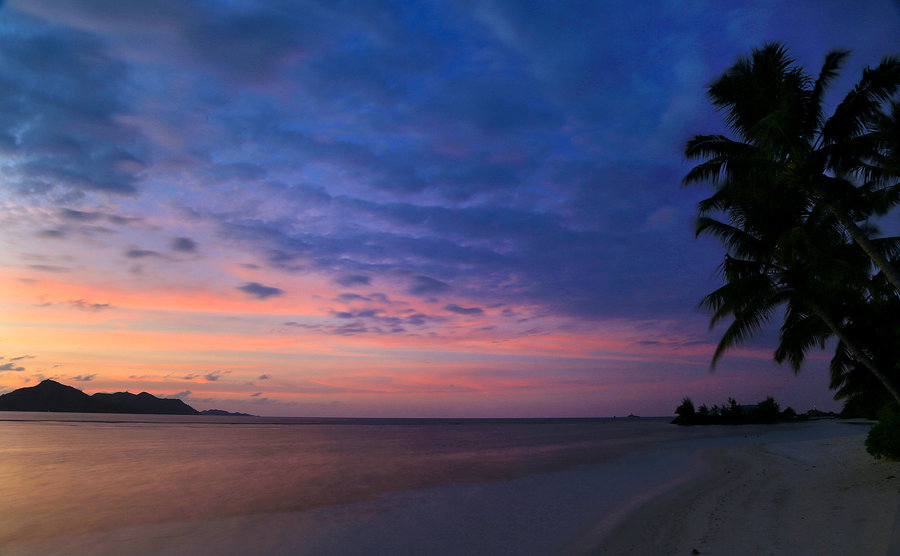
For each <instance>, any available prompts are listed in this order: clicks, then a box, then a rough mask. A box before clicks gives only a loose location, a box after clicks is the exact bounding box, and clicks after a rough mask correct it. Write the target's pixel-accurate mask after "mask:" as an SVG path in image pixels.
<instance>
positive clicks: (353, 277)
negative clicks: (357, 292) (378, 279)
mask: <svg viewBox="0 0 900 556" xmlns="http://www.w3.org/2000/svg"><path fill="white" fill-rule="evenodd" d="M334 281H335V282H337V283H338V284H340V285H342V286H344V287H346V288H351V287H353V286H368V285H369V284H371V283H372V279H371V278H370V277H369V276H363V275H361V274H346V275H344V276H338V277H337V278H335V279H334Z"/></svg>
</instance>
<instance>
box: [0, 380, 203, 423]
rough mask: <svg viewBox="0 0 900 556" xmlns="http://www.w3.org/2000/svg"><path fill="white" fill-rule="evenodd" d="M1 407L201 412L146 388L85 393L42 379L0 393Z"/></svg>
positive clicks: (162, 412)
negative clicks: (135, 391)
mask: <svg viewBox="0 0 900 556" xmlns="http://www.w3.org/2000/svg"><path fill="white" fill-rule="evenodd" d="M0 411H59V412H64V413H132V414H150V415H200V414H201V413H200V412H199V411H197V410H196V409H194V408H193V407H191V406H189V405H188V404H186V403H184V402H183V401H181V400H178V399H172V398H157V397H156V396H154V395H152V394H148V393H147V392H141V393H140V394H132V393H130V392H116V393H114V394H108V393H97V394H93V395H88V394H85V393H84V392H82V391H81V390H79V389H77V388H73V387H72V386H67V385H65V384H60V383H59V382H56V381H55V380H51V379H49V378H48V379H45V380H42V381H41V382H40V383H39V384H37V385H35V386H27V387H25V388H19V389H18V390H13V391H12V392H9V393H7V394H3V395H2V396H0Z"/></svg>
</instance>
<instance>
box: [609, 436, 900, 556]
mask: <svg viewBox="0 0 900 556" xmlns="http://www.w3.org/2000/svg"><path fill="white" fill-rule="evenodd" d="M864 439H865V434H864V433H860V434H859V435H854V436H845V437H832V438H819V439H815V440H802V439H790V440H784V439H779V441H777V442H772V443H764V444H752V445H747V446H731V447H727V448H714V449H710V450H708V451H706V453H705V454H704V460H705V464H706V469H707V470H706V471H705V472H703V473H702V474H701V475H700V476H698V477H695V478H694V479H691V480H689V481H687V482H686V483H684V484H682V485H680V486H678V487H676V488H674V489H672V490H670V491H669V492H666V493H665V494H663V495H661V496H658V497H656V498H655V499H653V500H651V501H649V502H647V503H646V504H644V505H642V506H641V507H640V508H638V509H637V510H636V511H635V512H633V513H632V514H631V515H629V516H628V518H627V519H626V520H625V522H624V523H623V524H621V525H620V526H619V527H618V528H617V529H615V530H614V531H613V532H612V534H611V535H610V536H609V537H608V538H607V539H606V541H605V542H604V543H603V544H602V545H601V546H600V548H598V549H597V550H596V551H595V553H596V554H616V555H619V554H621V555H629V554H634V555H638V554H640V555H646V554H654V555H668V554H672V555H675V554H685V555H687V554H697V553H699V554H709V555H726V554H727V555H740V554H746V555H762V554H773V555H775V554H792V555H793V554H808V555H829V554H833V555H846V554H866V555H879V554H883V555H893V554H900V514H898V507H897V506H898V499H900V497H898V487H900V463H896V462H888V461H877V460H874V459H873V458H872V457H871V456H870V455H868V454H867V453H866V452H865V447H864V444H863V442H864ZM694 551H696V552H694Z"/></svg>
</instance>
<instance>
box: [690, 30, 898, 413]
mask: <svg viewBox="0 0 900 556" xmlns="http://www.w3.org/2000/svg"><path fill="white" fill-rule="evenodd" d="M846 57H847V52H845V51H834V52H831V53H829V54H828V55H827V56H826V58H825V63H824V65H823V68H822V71H821V73H820V75H819V77H818V78H817V79H815V80H813V79H812V78H811V77H810V76H808V75H807V74H805V73H804V71H803V70H802V68H800V67H797V66H796V65H794V62H793V60H792V59H791V58H790V57H789V56H788V55H787V52H786V50H785V49H784V47H783V46H781V45H779V44H767V45H765V46H764V47H763V48H761V49H757V50H754V51H753V53H752V56H751V57H750V58H742V59H740V60H739V61H738V62H737V63H736V64H735V65H734V66H732V67H731V68H729V70H728V71H726V73H725V74H724V75H722V76H721V77H720V78H719V79H717V80H716V81H715V82H714V83H713V84H712V85H711V86H710V87H709V92H708V93H709V97H710V99H711V100H712V102H713V104H714V105H715V106H717V107H718V108H719V109H720V110H721V111H722V113H723V115H724V117H725V120H726V122H727V124H728V126H729V128H730V129H731V131H732V132H733V134H734V135H735V137H736V138H735V139H732V138H729V137H725V136H723V135H697V136H695V137H693V138H692V139H691V140H690V141H688V143H687V147H686V151H685V154H686V156H687V158H688V159H691V160H701V162H700V163H699V164H698V165H697V166H695V167H694V168H693V169H692V170H690V172H688V174H687V175H686V176H685V177H684V180H683V183H684V184H686V185H688V184H695V183H709V184H712V185H713V186H714V187H715V192H714V193H713V195H712V196H711V197H709V198H708V199H705V200H704V201H701V202H700V205H699V212H700V215H699V218H698V221H697V229H696V231H697V234H698V235H700V234H708V235H712V236H714V237H717V238H718V239H720V240H721V241H722V242H723V244H724V245H725V247H726V249H727V253H726V255H725V259H724V262H723V263H722V265H721V267H720V271H721V274H722V276H723V278H724V280H725V284H724V285H723V286H722V287H720V288H718V289H717V290H715V291H714V292H712V293H710V294H709V295H707V296H706V297H705V298H704V300H703V301H702V303H701V306H703V307H705V308H707V309H708V310H710V311H711V312H712V313H713V317H712V321H711V326H714V325H715V324H716V323H718V322H719V321H721V320H722V319H725V318H729V317H730V318H731V319H732V322H731V324H730V325H729V326H728V328H727V329H726V330H725V332H724V333H723V336H722V338H721V340H720V342H719V345H718V347H717V349H716V352H715V354H714V356H713V366H715V363H716V362H717V360H718V359H719V358H720V357H721V356H722V355H723V354H724V353H725V352H726V351H727V350H728V349H730V348H732V347H734V346H736V345H738V344H740V343H742V342H744V341H746V340H747V339H748V338H749V337H751V336H752V335H753V334H755V333H757V332H758V331H759V330H760V329H761V328H762V326H763V325H764V324H765V323H767V322H769V321H770V320H772V319H773V318H774V317H775V316H776V315H778V314H779V311H782V312H783V320H782V326H781V330H780V336H779V345H778V347H777V349H776V350H775V358H776V360H777V361H778V362H784V361H788V362H790V364H791V366H792V367H793V369H794V371H795V372H796V371H798V370H799V369H800V365H801V363H802V362H803V360H804V358H805V356H806V353H807V352H808V350H809V349H811V348H812V347H814V346H820V347H824V345H825V341H826V340H827V338H829V337H830V336H835V337H837V338H838V340H839V350H841V351H842V353H845V354H847V355H848V357H850V358H852V360H853V362H854V364H858V365H861V366H862V367H864V368H865V369H867V370H868V371H869V372H870V373H871V374H872V375H873V376H875V377H876V378H877V379H878V380H879V382H880V383H881V384H882V385H883V386H884V387H885V388H886V389H887V390H888V391H889V392H890V393H891V395H892V396H893V397H894V398H895V399H897V400H898V402H900V391H898V389H897V388H896V386H895V385H894V383H893V381H892V379H891V377H890V376H889V374H888V373H886V372H885V370H884V368H882V367H880V366H879V365H878V364H876V362H875V361H873V358H872V353H871V350H867V349H866V346H865V345H864V342H861V341H860V338H863V337H864V333H861V330H860V326H854V327H851V328H849V329H848V328H847V324H848V323H849V322H851V315H852V314H854V312H855V314H857V315H858V314H859V313H860V309H861V308H866V307H868V306H869V305H871V303H872V296H871V291H870V290H871V283H872V282H873V276H872V262H874V263H875V264H876V265H877V266H878V268H879V269H880V270H881V272H880V274H879V276H877V277H875V279H877V280H880V279H881V277H882V276H883V278H884V279H885V280H887V281H889V282H890V283H891V284H893V291H892V292H891V295H892V296H894V297H896V295H897V292H898V291H900V274H898V273H897V271H896V269H895V268H894V266H893V265H891V264H890V262H889V258H890V257H891V256H893V255H895V254H896V253H897V251H898V246H900V242H898V238H882V239H873V238H872V237H871V235H872V233H873V231H874V229H873V228H871V227H860V226H859V225H857V223H856V222H857V221H863V220H866V219H868V218H869V217H870V216H872V215H873V214H883V213H884V212H886V211H887V210H889V209H890V208H892V207H893V206H895V205H896V204H897V202H898V195H900V185H898V182H900V175H898V173H897V172H896V171H895V168H896V166H897V165H896V162H897V160H896V155H897V143H896V142H894V141H895V140H896V133H895V132H896V129H895V128H894V127H892V126H894V124H896V122H897V118H896V115H897V111H898V110H897V106H896V104H895V105H894V106H893V108H894V110H893V111H892V112H891V113H885V112H882V111H881V110H880V107H881V105H882V104H884V102H885V101H886V100H887V99H888V98H890V95H892V94H893V93H894V92H895V91H896V90H897V89H898V87H900V62H898V61H897V60H896V59H895V58H892V57H888V58H885V59H884V60H883V61H882V63H881V65H879V66H878V67H877V68H875V69H867V70H866V71H865V72H864V73H863V77H862V79H861V80H860V82H859V83H858V84H857V85H856V87H854V89H853V91H851V92H850V94H848V95H847V97H846V98H845V99H844V100H843V102H841V103H840V105H839V106H838V107H837V108H836V109H835V112H834V114H833V115H832V116H831V117H830V118H828V119H825V118H824V117H823V110H822V99H823V95H824V91H825V90H826V89H827V87H828V85H829V83H830V82H831V81H832V80H833V79H834V77H835V76H836V75H837V70H838V69H839V68H840V66H841V64H842V62H843V61H844V59H845V58H846ZM720 214H721V215H723V216H724V217H725V221H722V220H719V219H717V218H715V216H718V215H720ZM851 240H852V242H851ZM854 245H856V246H859V247H855V246H854ZM860 248H861V250H860ZM855 322H856V323H857V324H858V323H859V322H860V321H859V319H857V321H855Z"/></svg>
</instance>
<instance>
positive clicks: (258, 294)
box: [237, 282, 284, 299]
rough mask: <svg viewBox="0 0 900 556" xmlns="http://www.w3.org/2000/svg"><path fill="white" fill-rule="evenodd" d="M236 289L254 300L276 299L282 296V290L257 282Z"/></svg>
mask: <svg viewBox="0 0 900 556" xmlns="http://www.w3.org/2000/svg"><path fill="white" fill-rule="evenodd" d="M237 289H239V290H241V291H242V292H244V293H246V294H247V295H249V296H251V297H255V298H256V299H268V298H270V297H278V296H280V295H283V294H284V290H281V289H279V288H275V287H272V286H263V285H262V284H260V283H259V282H247V283H246V284H244V285H243V286H239V287H238V288H237Z"/></svg>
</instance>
